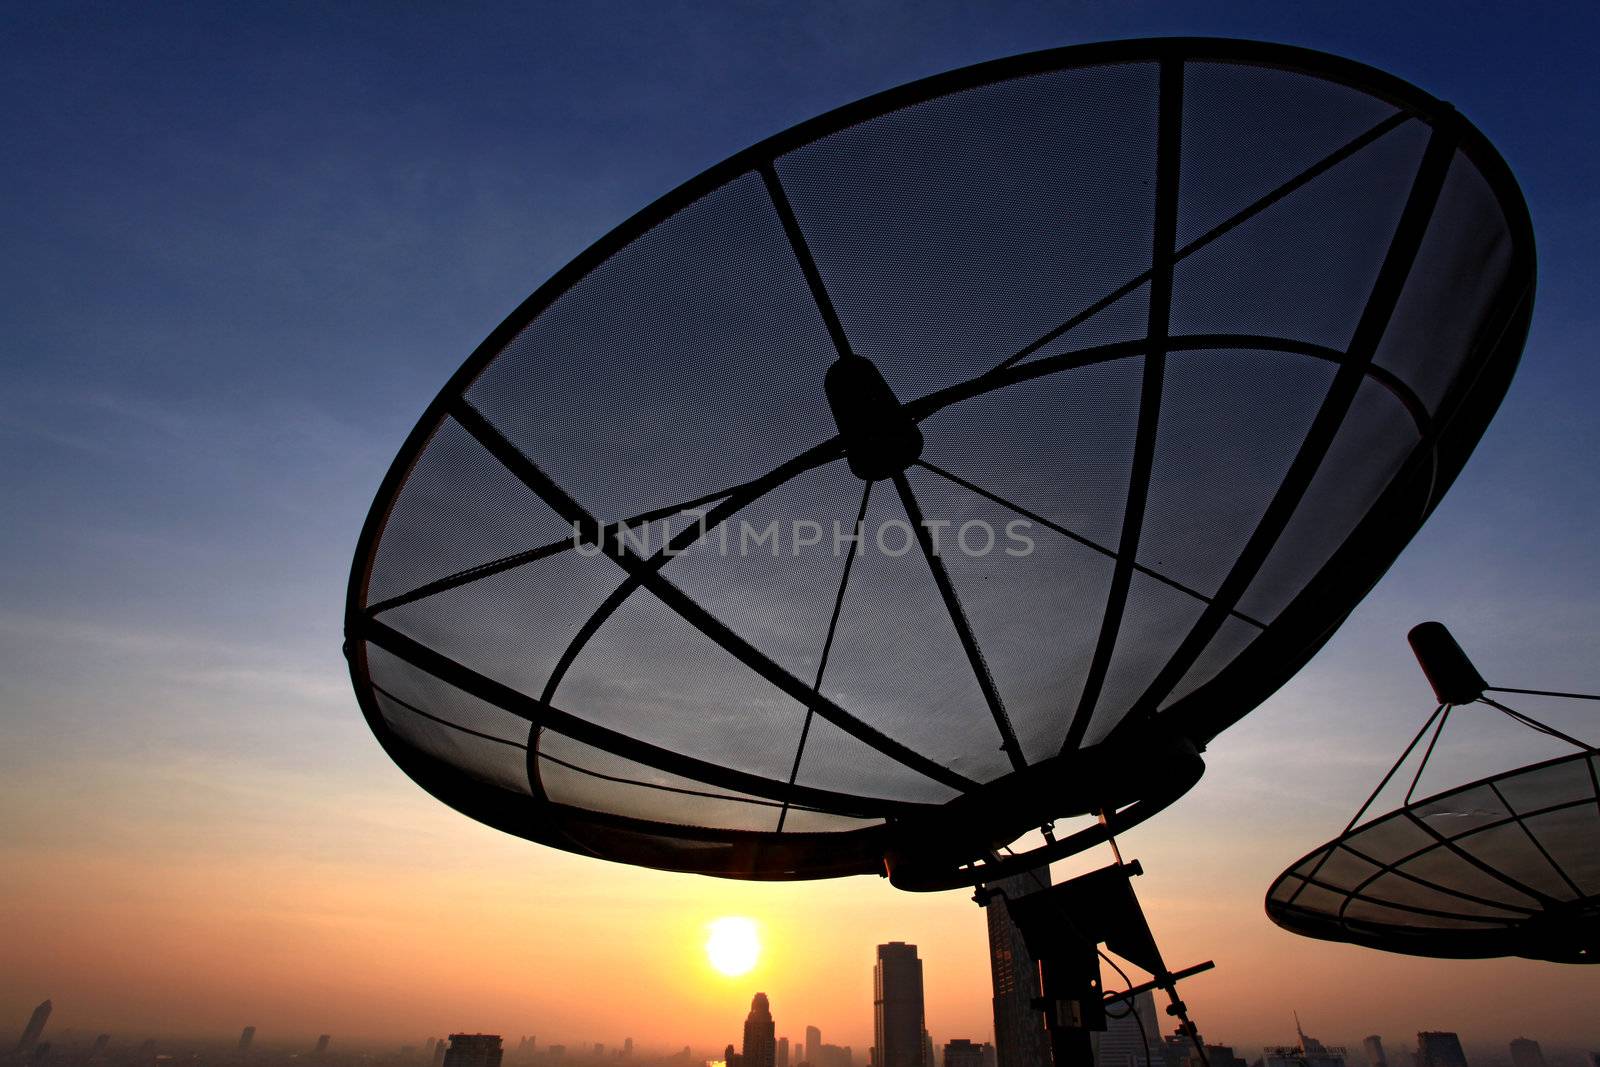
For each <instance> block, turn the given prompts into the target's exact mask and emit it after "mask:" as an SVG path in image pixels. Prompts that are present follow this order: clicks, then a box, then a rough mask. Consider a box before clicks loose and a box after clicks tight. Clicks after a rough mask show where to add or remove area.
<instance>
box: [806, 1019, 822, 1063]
mask: <svg viewBox="0 0 1600 1067" xmlns="http://www.w3.org/2000/svg"><path fill="white" fill-rule="evenodd" d="M821 1055H822V1031H821V1030H818V1029H817V1028H816V1027H815V1026H808V1027H806V1062H807V1063H809V1064H811V1067H819V1064H818V1063H817V1060H818V1058H819V1057H820V1056H821Z"/></svg>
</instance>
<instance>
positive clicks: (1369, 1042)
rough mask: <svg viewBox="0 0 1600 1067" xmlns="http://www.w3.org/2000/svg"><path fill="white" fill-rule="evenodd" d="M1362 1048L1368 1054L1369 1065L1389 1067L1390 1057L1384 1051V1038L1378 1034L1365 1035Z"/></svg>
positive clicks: (1369, 1066) (1368, 1066)
mask: <svg viewBox="0 0 1600 1067" xmlns="http://www.w3.org/2000/svg"><path fill="white" fill-rule="evenodd" d="M1361 1048H1362V1051H1364V1052H1365V1053H1366V1054H1367V1067H1389V1057H1388V1056H1386V1055H1384V1052H1383V1038H1381V1037H1379V1036H1378V1035H1377V1034H1373V1035H1371V1036H1370V1037H1364V1038H1362V1039H1361Z"/></svg>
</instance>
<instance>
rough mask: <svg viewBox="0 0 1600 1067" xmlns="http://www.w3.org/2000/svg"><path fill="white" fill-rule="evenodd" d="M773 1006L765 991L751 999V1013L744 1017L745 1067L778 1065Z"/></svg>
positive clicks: (742, 1054)
mask: <svg viewBox="0 0 1600 1067" xmlns="http://www.w3.org/2000/svg"><path fill="white" fill-rule="evenodd" d="M776 1032H777V1027H776V1025H774V1023H773V1021H772V1006H771V1005H770V1004H768V1003H767V995H766V994H765V993H757V994H756V995H755V996H754V997H752V998H751V999H750V1014H749V1015H746V1016H745V1017H744V1049H743V1051H742V1052H741V1054H740V1057H741V1061H742V1063H743V1067H777V1062H778V1061H777V1055H778V1043H777V1039H776V1037H774V1034H775V1033H776Z"/></svg>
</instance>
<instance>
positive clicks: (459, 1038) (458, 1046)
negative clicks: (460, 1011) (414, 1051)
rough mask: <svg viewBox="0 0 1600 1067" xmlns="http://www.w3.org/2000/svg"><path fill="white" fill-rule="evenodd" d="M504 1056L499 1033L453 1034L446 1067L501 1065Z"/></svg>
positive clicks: (447, 1052) (446, 1057)
mask: <svg viewBox="0 0 1600 1067" xmlns="http://www.w3.org/2000/svg"><path fill="white" fill-rule="evenodd" d="M504 1056H505V1049H503V1048H501V1047H500V1035H499V1034H451V1035H450V1047H449V1048H447V1049H446V1050H445V1053H444V1067H500V1060H501V1058H502V1057H504Z"/></svg>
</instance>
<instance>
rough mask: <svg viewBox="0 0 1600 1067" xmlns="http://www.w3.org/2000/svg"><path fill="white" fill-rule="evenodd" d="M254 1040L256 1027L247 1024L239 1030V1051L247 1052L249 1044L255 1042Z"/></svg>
mask: <svg viewBox="0 0 1600 1067" xmlns="http://www.w3.org/2000/svg"><path fill="white" fill-rule="evenodd" d="M255 1040H256V1028H255V1027H253V1026H247V1027H245V1028H244V1029H243V1030H241V1031H239V1051H240V1052H249V1051H250V1046H251V1045H253V1044H255Z"/></svg>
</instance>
